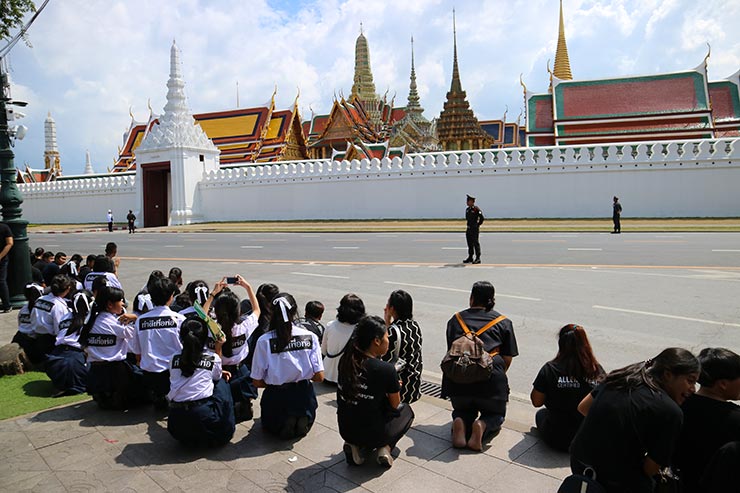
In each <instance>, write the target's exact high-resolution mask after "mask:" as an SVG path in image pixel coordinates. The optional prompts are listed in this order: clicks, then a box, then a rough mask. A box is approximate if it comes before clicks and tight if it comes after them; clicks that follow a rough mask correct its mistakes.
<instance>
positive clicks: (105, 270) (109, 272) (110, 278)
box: [82, 255, 123, 292]
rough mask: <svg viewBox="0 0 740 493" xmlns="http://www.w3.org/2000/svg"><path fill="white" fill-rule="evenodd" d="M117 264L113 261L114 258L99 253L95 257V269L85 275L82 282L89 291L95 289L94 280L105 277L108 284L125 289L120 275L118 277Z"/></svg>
mask: <svg viewBox="0 0 740 493" xmlns="http://www.w3.org/2000/svg"><path fill="white" fill-rule="evenodd" d="M115 273H116V265H115V263H113V260H112V259H110V258H109V257H106V256H105V255H98V256H97V257H95V263H94V264H93V270H92V272H90V273H88V274H87V275H86V276H85V280H84V282H83V283H82V286H83V287H84V288H85V289H87V290H88V291H93V292H94V291H95V290H94V289H93V282H94V281H95V279H97V278H98V277H105V278H106V284H107V285H108V286H112V287H114V288H118V289H123V286H122V285H121V281H119V280H118V277H116V274H115Z"/></svg>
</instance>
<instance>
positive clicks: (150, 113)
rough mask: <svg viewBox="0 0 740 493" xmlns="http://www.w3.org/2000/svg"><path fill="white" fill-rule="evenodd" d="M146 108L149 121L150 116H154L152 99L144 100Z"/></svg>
mask: <svg viewBox="0 0 740 493" xmlns="http://www.w3.org/2000/svg"><path fill="white" fill-rule="evenodd" d="M146 107H147V108H149V119H150V120H151V118H152V115H153V114H154V111H153V110H152V99H151V98H147V99H146Z"/></svg>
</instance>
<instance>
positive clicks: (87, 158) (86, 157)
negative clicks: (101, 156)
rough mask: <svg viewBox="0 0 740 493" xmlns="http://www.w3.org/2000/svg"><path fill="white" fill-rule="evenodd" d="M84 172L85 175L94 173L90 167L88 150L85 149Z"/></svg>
mask: <svg viewBox="0 0 740 493" xmlns="http://www.w3.org/2000/svg"><path fill="white" fill-rule="evenodd" d="M85 174H86V175H94V174H95V170H93V167H92V161H91V160H90V150H89V149H88V150H86V151H85Z"/></svg>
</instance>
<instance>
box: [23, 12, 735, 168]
mask: <svg viewBox="0 0 740 493" xmlns="http://www.w3.org/2000/svg"><path fill="white" fill-rule="evenodd" d="M36 3H37V4H39V3H40V1H38V0H37V1H36ZM558 5H559V4H558V1H557V0H475V1H473V0H456V1H454V2H453V1H451V0H402V1H393V2H392V1H387V0H346V1H340V0H316V1H311V0H296V1H291V0H278V1H264V0H248V1H244V0H242V1H206V0H200V1H199V0H177V1H175V0H158V1H151V0H147V1H143V0H126V1H114V0H64V1H62V0H52V1H51V2H50V3H49V5H48V7H47V8H46V10H44V12H43V13H42V14H41V15H40V16H39V18H38V19H37V21H36V23H34V25H33V26H32V28H31V30H30V31H29V37H30V42H31V44H32V45H33V48H29V47H27V46H25V45H23V44H22V43H20V44H18V45H17V46H16V47H15V48H14V49H13V51H12V52H11V55H10V60H9V61H10V66H11V80H12V83H13V86H12V95H13V97H14V98H17V99H22V100H25V101H28V102H29V105H28V107H26V108H25V109H23V112H24V113H26V115H27V116H26V118H25V119H24V120H23V121H21V123H23V124H25V125H26V126H28V127H29V131H28V134H27V136H26V138H25V140H23V141H20V142H18V143H17V144H16V147H15V149H14V150H15V154H16V159H15V163H16V166H19V167H20V166H23V165H24V163H28V164H29V165H30V166H31V167H34V168H41V167H43V151H44V125H43V122H44V119H45V118H46V115H47V112H51V114H52V116H53V118H54V119H55V121H56V124H57V140H58V146H59V151H60V153H61V162H62V167H63V170H64V174H66V175H70V174H78V173H82V171H83V169H84V165H85V150H87V149H89V150H90V153H91V156H92V163H93V167H94V169H95V171H97V172H104V171H106V169H107V168H108V167H110V166H111V165H112V163H113V160H114V158H115V157H116V156H117V147H118V146H119V145H121V143H122V134H123V132H124V131H125V130H126V129H127V128H128V124H129V121H130V117H129V107H131V108H132V111H133V113H134V115H135V117H136V119H137V120H145V119H146V118H147V116H148V112H149V110H148V109H147V100H151V105H152V108H153V109H154V112H155V113H161V112H162V107H163V106H164V104H165V95H166V92H167V89H166V82H167V77H168V72H169V49H170V45H171V43H172V40H173V39H176V40H177V44H178V46H179V47H180V49H181V61H182V65H183V73H184V76H185V80H186V83H187V86H186V93H187V95H188V100H189V105H190V108H191V110H192V111H193V112H206V111H217V110H224V109H232V108H235V107H236V81H237V80H238V81H239V88H240V91H239V92H240V103H241V104H240V106H241V107H250V106H259V105H263V104H264V103H265V102H266V101H268V100H269V98H270V96H271V94H272V90H273V88H274V87H275V85H277V88H278V94H277V98H276V99H277V106H278V108H288V107H289V106H290V105H291V104H292V102H293V100H294V99H295V97H296V93H297V91H298V88H300V100H299V106H300V109H301V112H302V114H303V116H304V119H305V118H308V117H309V116H310V114H311V109H313V110H314V111H315V112H316V113H325V112H327V111H328V110H329V108H330V107H331V103H332V99H333V97H334V94H341V93H343V94H345V95H349V93H350V89H351V87H352V76H353V70H354V45H355V40H356V38H357V35H358V34H359V26H360V22H362V23H363V26H364V32H365V36H366V37H367V39H368V43H369V46H370V61H371V67H372V71H373V75H374V79H375V85H376V89H377V92H378V93H380V94H381V95H382V94H383V93H385V92H386V90H388V95H389V98H390V97H392V95H393V94H395V95H396V105H397V106H403V105H405V104H406V99H407V97H408V90H409V72H410V41H409V40H410V38H411V36H412V35H413V37H414V40H415V57H416V73H417V83H418V86H419V93H420V96H421V104H422V106H423V107H424V108H425V115H426V117H427V118H429V119H432V118H434V117H435V116H438V115H439V112H440V111H441V109H442V105H443V103H444V99H445V94H446V92H447V90H448V89H449V85H450V77H451V72H452V8H453V7H455V9H456V12H457V33H458V55H459V63H460V73H461V80H462V84H463V88H464V89H465V90H466V91H467V94H468V100H469V101H470V103H471V106H472V108H473V110H474V111H475V113H476V116H477V117H478V118H479V119H491V118H501V117H502V116H503V114H504V111H506V108H507V107H508V119H509V120H516V118H517V116H518V115H519V113H520V111H521V110H522V107H523V99H522V90H521V86H520V85H519V74H523V75H522V76H523V78H524V81H525V83H526V84H527V87H528V88H529V89H530V90H532V91H536V92H543V91H546V90H547V85H548V76H547V71H546V64H547V60H548V59H553V58H554V53H555V47H556V43H557V29H558ZM564 13H565V30H566V37H567V40H568V50H569V54H570V60H571V67H572V71H573V75H574V78H577V79H591V78H604V77H615V76H620V75H641V74H653V73H660V72H676V71H682V70H687V69H691V68H693V67H696V66H697V65H699V64H700V63H701V62H702V60H703V58H704V56H705V55H706V52H707V47H706V43H707V42H709V43H710V44H711V46H712V55H711V58H710V60H709V76H710V80H717V79H723V78H725V77H727V76H729V75H731V74H732V73H734V72H736V71H737V70H738V69H740V30H738V28H737V26H740V0H701V1H697V0H613V1H606V0H564Z"/></svg>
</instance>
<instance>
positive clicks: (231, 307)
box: [213, 291, 239, 358]
mask: <svg viewBox="0 0 740 493" xmlns="http://www.w3.org/2000/svg"><path fill="white" fill-rule="evenodd" d="M213 311H214V312H215V313H216V321H217V322H218V323H219V325H220V326H221V330H222V331H223V333H224V334H225V335H226V341H225V342H224V345H223V348H222V349H221V351H222V354H223V355H224V356H225V357H227V358H231V357H232V356H233V355H234V348H233V347H232V345H233V344H234V334H233V333H232V329H233V328H234V325H236V321H237V320H239V297H238V296H237V295H235V294H234V293H232V292H231V291H226V292H223V291H222V292H221V293H220V294H219V295H218V297H216V299H215V301H214V302H213Z"/></svg>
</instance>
